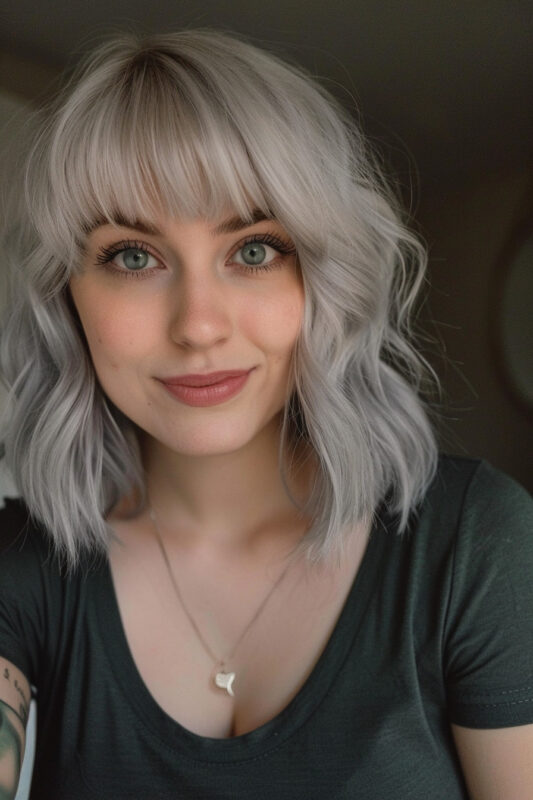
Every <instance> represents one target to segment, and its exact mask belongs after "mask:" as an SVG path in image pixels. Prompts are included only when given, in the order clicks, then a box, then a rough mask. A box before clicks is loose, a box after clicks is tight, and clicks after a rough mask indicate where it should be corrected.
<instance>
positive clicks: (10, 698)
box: [0, 658, 31, 800]
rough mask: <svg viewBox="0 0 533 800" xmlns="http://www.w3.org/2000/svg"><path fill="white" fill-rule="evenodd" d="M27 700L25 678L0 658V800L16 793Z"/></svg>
mask: <svg viewBox="0 0 533 800" xmlns="http://www.w3.org/2000/svg"><path fill="white" fill-rule="evenodd" d="M30 699H31V692H30V685H29V683H28V680H27V678H26V677H25V675H24V674H23V673H22V672H21V671H20V670H19V669H18V668H17V667H15V666H14V665H13V664H12V663H11V662H10V661H7V660H6V659H5V658H0V800H12V799H13V798H14V797H15V794H16V792H17V787H18V782H19V777H20V769H21V766H22V760H23V758H24V748H25V745H26V723H27V721H28V713H29V708H30Z"/></svg>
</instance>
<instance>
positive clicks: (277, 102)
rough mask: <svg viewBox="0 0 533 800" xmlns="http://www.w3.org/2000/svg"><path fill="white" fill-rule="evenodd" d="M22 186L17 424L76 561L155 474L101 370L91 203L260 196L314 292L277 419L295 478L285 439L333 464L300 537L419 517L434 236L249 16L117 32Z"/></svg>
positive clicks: (71, 89)
mask: <svg viewBox="0 0 533 800" xmlns="http://www.w3.org/2000/svg"><path fill="white" fill-rule="evenodd" d="M17 186H19V187H22V188H21V191H18V190H17V191H16V192H15V193H14V195H13V198H14V199H12V202H11V206H10V210H9V211H8V213H7V214H6V215H5V218H6V220H7V225H6V229H5V230H4V233H3V241H4V254H5V259H6V266H7V268H8V270H9V302H8V304H7V309H6V311H5V312H4V316H3V321H2V329H1V342H0V364H1V372H2V378H3V381H4V383H5V384H6V386H7V388H8V399H7V405H6V412H5V416H4V424H3V432H2V434H3V435H2V438H3V442H4V447H5V457H6V460H7V464H8V466H9V469H10V471H11V473H12V475H13V479H14V481H15V484H16V486H17V488H18V490H19V491H20V493H21V495H22V496H23V498H24V500H25V502H26V504H27V506H28V508H29V510H30V512H31V514H32V516H33V517H34V518H36V519H37V520H39V521H40V522H41V523H43V524H44V526H45V528H46V530H47V531H48V533H49V534H50V536H51V537H52V539H53V541H54V543H55V545H56V550H57V551H58V552H59V554H60V556H62V557H63V558H64V560H65V563H66V565H67V569H74V568H75V567H76V566H77V565H78V564H79V559H80V556H81V554H82V551H83V550H88V551H90V552H92V553H93V554H94V553H102V552H105V551H106V550H107V547H108V544H109V537H110V536H111V535H112V533H111V530H110V527H109V526H108V525H107V523H106V514H107V513H108V512H109V510H110V509H111V508H112V506H113V505H114V504H115V503H116V502H117V501H118V499H119V498H120V497H121V496H122V495H123V494H124V493H126V492H129V491H131V490H132V488H134V487H137V488H138V489H140V490H141V491H142V487H143V471H142V464H141V459H140V451H139V447H138V442H137V437H136V432H135V427H134V425H133V423H131V422H130V421H129V420H128V419H127V418H126V417H125V416H124V415H123V414H122V413H121V412H120V411H119V410H118V409H117V408H115V407H114V406H113V404H112V403H111V402H110V401H109V400H108V399H107V398H106V396H105V395H104V393H103V391H102V389H101V387H100V385H99V383H98V380H97V378H96V375H95V372H94V368H93V365H92V362H91V359H90V356H89V353H88V348H87V346H86V343H85V340H84V336H83V331H82V330H81V328H80V324H79V320H78V319H77V317H76V313H75V310H74V308H73V304H72V302H71V299H70V295H69V292H68V282H69V278H70V276H71V275H72V274H73V273H74V272H75V271H76V270H77V269H79V264H80V261H81V251H82V247H83V242H84V239H85V237H86V235H87V232H88V230H90V229H91V227H92V226H93V225H94V224H95V221H97V220H100V221H101V220H107V221H111V222H112V221H113V220H115V219H116V216H117V214H120V215H121V217H123V218H126V219H128V220H135V219H137V218H139V216H140V217H141V218H144V219H146V218H147V216H148V215H150V214H154V215H155V214H157V212H158V211H159V210H160V209H161V208H164V209H165V210H166V211H167V212H169V213H171V214H172V215H176V216H179V217H185V218H194V217H196V216H203V217H206V218H213V219H214V218H218V217H220V216H221V215H222V214H223V213H224V212H225V210H227V208H228V207H229V208H232V209H235V211H236V212H238V213H239V214H240V215H241V216H242V217H243V218H244V219H246V220H250V222H251V210H252V209H253V208H259V209H261V210H262V211H263V212H264V213H265V214H267V215H268V216H271V217H274V218H276V219H278V220H279V221H280V223H281V224H282V225H283V227H284V228H285V229H286V230H287V232H288V233H289V234H290V236H291V237H292V239H293V241H294V242H295V245H296V248H297V252H298V259H299V264H300V268H301V271H302V276H303V282H304V295H305V300H304V315H303V322H302V327H301V331H300V335H299V338H298V341H297V343H296V347H295V350H294V353H293V359H292V376H291V377H292V379H293V381H292V384H291V386H292V387H293V388H292V389H291V394H290V397H288V398H287V403H286V406H285V409H284V412H283V418H282V425H281V443H280V459H279V465H280V470H281V474H282V478H283V481H284V485H285V487H286V489H287V491H288V487H287V480H286V478H287V474H288V473H287V472H286V470H287V469H288V464H287V462H286V460H285V458H284V457H283V456H282V454H283V453H285V454H286V452H287V448H286V445H289V444H290V445H291V446H292V447H295V446H296V444H297V443H298V442H302V441H305V442H307V443H308V444H309V445H311V447H312V450H313V452H314V453H315V454H316V456H317V463H318V465H319V469H318V472H317V475H316V478H315V482H314V486H313V490H312V493H311V496H310V497H309V499H308V502H307V504H306V506H305V511H306V512H307V513H309V514H310V515H311V519H312V525H311V527H310V528H309V530H308V532H307V533H306V535H305V537H304V539H303V540H302V542H301V543H300V546H299V549H300V548H302V547H303V549H304V550H305V552H306V555H307V557H308V558H309V559H311V560H313V561H315V562H317V561H320V560H321V559H323V558H326V557H328V556H330V555H331V554H332V553H334V552H336V553H337V554H339V553H341V552H342V545H343V541H344V540H345V532H346V531H347V530H349V529H352V528H353V527H354V525H356V524H357V523H358V522H360V521H361V520H362V519H371V518H372V517H373V516H374V515H376V512H377V509H378V507H379V506H380V504H381V503H382V502H384V501H386V504H387V507H388V509H389V511H390V512H391V513H392V514H394V515H396V516H397V518H398V530H399V531H403V530H405V529H406V527H407V525H408V521H409V518H410V515H411V513H412V512H413V511H415V510H416V506H417V504H418V503H419V501H420V500H421V499H422V497H423V496H424V494H425V492H426V490H427V487H428V485H429V483H430V481H431V480H432V478H433V475H434V473H435V469H436V463H437V446H436V441H435V436H434V433H433V427H432V424H431V422H430V419H431V411H430V409H429V404H428V403H427V402H426V401H425V400H423V399H422V398H423V395H424V391H425V388H426V387H428V386H432V385H435V384H437V385H438V381H437V378H436V376H435V374H434V373H433V371H432V370H431V368H430V367H429V365H428V363H427V362H426V361H425V359H424V358H423V357H422V356H421V355H420V354H419V353H418V352H417V350H416V349H415V347H414V345H413V340H414V337H413V324H412V319H413V312H414V311H415V308H416V305H415V304H416V301H417V297H418V294H419V290H420V288H421V287H422V285H423V283H424V275H425V266H426V262H425V252H424V248H423V246H422V245H421V243H420V242H419V241H418V239H417V237H416V236H415V235H413V234H412V233H411V232H410V231H409V229H408V228H407V227H406V225H405V224H404V222H403V221H402V214H401V212H400V210H399V206H398V204H397V202H396V200H395V198H394V195H393V193H392V192H391V190H390V189H389V188H388V186H387V183H386V181H385V180H384V179H383V177H382V175H381V171H380V169H379V168H378V166H377V161H376V159H375V158H374V157H373V156H372V154H371V152H370V150H369V147H368V144H367V142H366V140H365V138H364V137H363V135H362V133H361V131H360V129H359V126H358V124H357V122H356V121H355V119H354V118H353V116H352V115H351V113H350V112H349V111H347V110H346V109H344V107H343V106H342V105H341V103H340V102H339V101H337V100H336V99H335V98H334V97H333V96H332V95H331V94H330V93H329V92H328V91H327V90H326V89H325V88H324V87H323V86H322V85H321V84H320V83H319V82H318V81H317V80H316V79H315V78H314V77H313V76H311V75H310V74H309V73H308V72H307V71H306V70H305V69H303V68H302V67H300V66H298V65H295V64H292V63H290V61H288V60H286V59H284V58H280V57H278V56H277V55H275V54H273V53H270V52H267V51H266V50H264V49H262V48H259V47H256V46H255V45H254V44H252V43H250V42H249V41H246V40H245V39H244V38H243V37H241V36H240V35H238V34H236V33H231V32H226V31H219V30H213V29H209V28H201V29H195V30H183V31H179V32H177V33H174V34H165V35H157V36H150V37H140V36H137V35H135V34H132V33H126V34H123V35H119V36H114V37H113V38H111V39H109V40H107V41H105V42H104V43H103V44H102V45H100V46H99V47H98V48H97V49H96V50H95V51H94V52H93V53H92V54H90V55H89V56H88V57H87V58H86V59H85V61H84V62H83V63H82V64H81V65H80V66H79V68H78V69H77V70H76V71H75V73H74V74H73V76H72V77H71V79H70V80H69V81H68V83H67V84H66V86H65V87H64V88H63V90H62V92H61V93H60V94H59V95H58V97H57V98H56V100H55V101H54V102H53V103H52V105H51V106H48V107H47V108H46V109H44V111H42V112H41V114H40V115H39V117H38V126H37V129H36V133H35V135H34V136H33V139H32V142H31V147H30V149H29V153H28V155H27V157H26V158H25V161H24V164H23V175H22V178H21V179H20V182H19V183H18V184H17ZM293 452H295V451H293Z"/></svg>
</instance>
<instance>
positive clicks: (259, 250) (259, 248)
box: [241, 242, 266, 265]
mask: <svg viewBox="0 0 533 800" xmlns="http://www.w3.org/2000/svg"><path fill="white" fill-rule="evenodd" d="M241 252H242V257H243V260H244V262H245V263H246V264H250V265H255V264H261V263H262V262H263V261H264V259H265V258H266V250H265V248H264V247H263V245H262V244H261V243H260V242H249V243H248V244H245V245H244V247H241Z"/></svg>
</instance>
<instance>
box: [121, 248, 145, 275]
mask: <svg viewBox="0 0 533 800" xmlns="http://www.w3.org/2000/svg"><path fill="white" fill-rule="evenodd" d="M120 256H121V257H122V261H123V264H124V266H125V267H126V268H127V269H131V270H137V269H144V267H146V265H147V264H148V261H149V259H150V254H149V253H147V252H146V250H134V249H133V248H132V249H129V250H123V251H122V252H121V253H120Z"/></svg>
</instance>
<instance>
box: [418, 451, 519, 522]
mask: <svg viewBox="0 0 533 800" xmlns="http://www.w3.org/2000/svg"><path fill="white" fill-rule="evenodd" d="M420 511H421V514H422V516H423V515H426V516H429V517H433V518H435V519H438V520H440V521H441V522H442V523H444V524H447V525H448V526H451V527H453V528H454V529H455V531H456V532H458V531H459V530H461V531H462V532H463V533H464V532H465V531H466V532H468V531H470V532H472V531H475V530H476V529H477V530H479V529H480V527H482V528H483V530H484V531H485V532H488V530H489V529H491V530H494V529H497V528H500V529H501V528H502V526H505V529H506V530H507V531H510V530H511V529H512V530H515V531H522V532H524V533H526V534H527V533H529V534H532V533H533V498H532V496H531V494H530V493H529V492H528V491H527V489H525V488H524V487H523V486H521V485H520V483H518V481H516V480H515V479H514V478H512V477H511V476H510V475H507V474H506V473H505V472H503V471H502V470H500V469H498V468H497V467H494V466H493V465H492V464H490V463H489V462H488V461H485V460H483V459H475V458H465V457H460V456H452V455H447V454H441V455H440V457H439V463H438V468H437V471H436V474H435V477H434V479H433V481H432V483H431V485H430V487H429V489H428V491H427V494H426V497H425V499H424V501H423V503H422V507H421V509H420Z"/></svg>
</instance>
